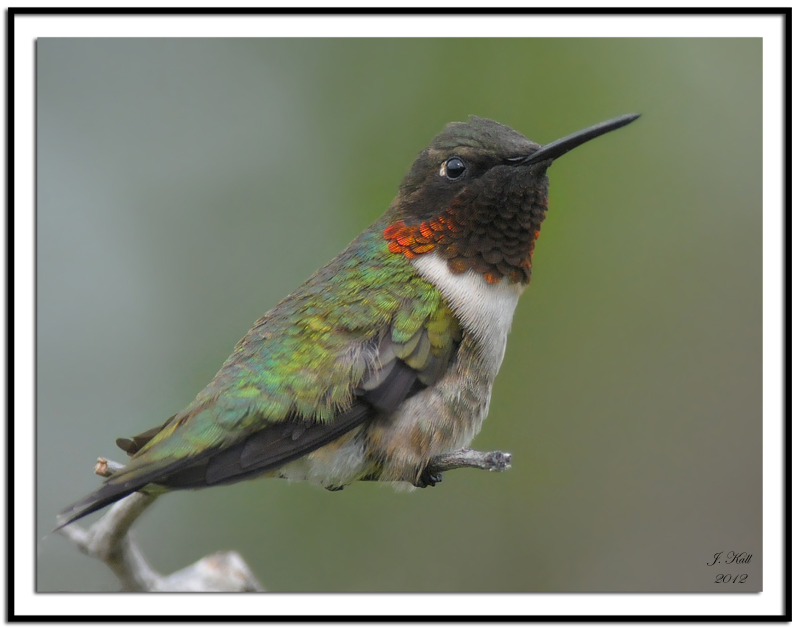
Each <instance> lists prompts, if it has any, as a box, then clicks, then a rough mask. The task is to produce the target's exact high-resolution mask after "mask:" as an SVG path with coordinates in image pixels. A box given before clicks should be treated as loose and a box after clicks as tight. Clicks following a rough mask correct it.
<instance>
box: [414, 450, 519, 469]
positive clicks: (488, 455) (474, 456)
mask: <svg viewBox="0 0 800 629" xmlns="http://www.w3.org/2000/svg"><path fill="white" fill-rule="evenodd" d="M461 467H474V468H477V469H479V470H486V471H487V472H505V471H506V470H507V469H509V468H510V467H511V454H510V453H508V452H500V451H499V450H495V451H494V452H478V451H477V450H470V449H469V448H464V449H463V450H456V451H455V452H448V453H447V454H440V455H439V456H435V457H433V458H432V459H431V460H430V463H428V467H427V468H425V471H426V472H427V473H429V474H439V473H441V472H447V471H448V470H456V469H458V468H461Z"/></svg>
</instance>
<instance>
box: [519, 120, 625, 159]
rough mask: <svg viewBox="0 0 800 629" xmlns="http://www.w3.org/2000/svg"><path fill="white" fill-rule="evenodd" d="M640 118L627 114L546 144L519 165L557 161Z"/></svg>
mask: <svg viewBox="0 0 800 629" xmlns="http://www.w3.org/2000/svg"><path fill="white" fill-rule="evenodd" d="M639 116H640V114H625V115H624V116H619V117H618V118H612V119H611V120H606V121H605V122H601V123H599V124H596V125H593V126H591V127H589V128H587V129H584V130H583V131H576V132H575V133H571V134H570V135H568V136H566V137H564V138H561V139H560V140H556V141H555V142H550V144H545V145H544V146H543V147H542V148H540V149H539V150H538V151H536V152H535V153H531V154H530V155H528V157H526V158H525V159H522V160H520V161H519V162H517V163H518V164H526V165H531V164H536V163H538V162H543V161H545V160H550V159H556V158H557V157H561V156H562V155H563V154H564V153H566V152H567V151H571V150H572V149H574V148H575V147H576V146H580V145H581V144H583V143H584V142H588V141H589V140H594V139H595V138H596V137H599V136H601V135H603V134H604V133H608V132H609V131H614V130H615V129H619V128H620V127H624V126H625V125H628V124H630V123H632V122H633V121H634V120H636V119H637V118H638V117H639Z"/></svg>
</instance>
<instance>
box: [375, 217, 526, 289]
mask: <svg viewBox="0 0 800 629" xmlns="http://www.w3.org/2000/svg"><path fill="white" fill-rule="evenodd" d="M470 231H471V230H470V229H469V227H467V226H466V225H462V224H461V223H459V222H458V221H457V220H456V219H455V217H454V216H453V215H452V213H451V212H450V211H446V212H445V213H444V214H443V215H441V216H437V217H435V218H433V219H431V220H429V221H423V222H422V223H420V224H419V225H413V226H408V225H406V224H405V222H403V221H402V220H398V221H395V222H394V223H392V224H391V225H389V226H388V227H387V228H386V229H385V230H384V231H383V237H384V238H385V239H386V240H387V241H388V246H389V251H391V252H392V253H402V254H403V255H404V256H405V257H406V258H408V259H409V260H412V259H414V258H417V257H419V256H421V255H424V254H426V253H430V252H431V251H434V250H436V251H438V252H440V253H441V254H442V255H443V256H444V257H445V258H446V259H447V265H448V268H449V269H450V271H451V272H453V273H456V274H461V273H464V272H466V271H468V270H470V269H471V270H473V271H475V272H477V273H480V274H481V275H483V279H484V280H485V281H486V282H488V283H489V284H496V283H497V282H500V281H501V280H502V279H503V278H504V277H508V278H509V280H510V281H511V282H512V283H519V282H524V283H526V284H527V283H528V282H529V281H530V271H531V256H532V255H533V248H534V244H535V243H534V241H535V240H536V239H537V238H538V237H539V230H538V229H537V230H535V231H533V233H532V234H530V232H529V234H530V235H529V236H528V239H526V240H527V241H526V242H523V241H521V240H519V239H515V240H514V242H513V243H510V242H498V241H497V240H494V241H492V239H489V240H488V242H487V240H486V239H485V238H482V237H481V234H477V233H473V234H470V233H469V232H470ZM480 243H483V245H481V244H480Z"/></svg>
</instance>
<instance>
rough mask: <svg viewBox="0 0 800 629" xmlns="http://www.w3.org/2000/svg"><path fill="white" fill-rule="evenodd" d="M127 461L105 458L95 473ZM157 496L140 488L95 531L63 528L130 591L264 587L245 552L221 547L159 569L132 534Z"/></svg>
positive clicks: (114, 507) (116, 506) (251, 589)
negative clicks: (170, 569) (175, 567)
mask: <svg viewBox="0 0 800 629" xmlns="http://www.w3.org/2000/svg"><path fill="white" fill-rule="evenodd" d="M122 467H123V466H122V465H121V464H119V463H115V462H114V461H108V460H106V459H103V458H100V459H98V460H97V466H96V467H95V473H97V474H99V475H100V476H110V475H111V474H112V473H113V472H115V471H117V470H119V469H121V468H122ZM156 498H157V496H155V495H150V494H143V493H140V492H134V493H132V494H131V495H129V496H126V497H125V498H123V499H122V500H119V501H118V502H116V503H115V504H114V505H112V507H111V508H110V509H109V511H108V513H106V514H105V515H104V516H103V517H102V518H100V519H99V520H98V521H97V522H96V523H95V524H93V525H92V527H91V528H89V530H86V529H83V528H81V527H80V526H78V525H76V524H70V525H68V526H65V527H64V528H62V529H59V532H60V533H61V534H62V535H64V536H65V537H67V538H68V539H69V540H70V541H72V543H74V544H75V545H76V546H77V547H78V549H79V550H81V551H82V552H84V553H86V554H87V555H89V556H90V557H94V558H96V559H99V560H100V561H102V562H104V563H105V564H106V565H107V566H108V567H109V568H111V570H112V572H113V573H114V574H115V575H116V576H117V578H118V579H119V580H120V582H121V584H122V589H123V591H126V592H263V591H264V588H263V587H262V586H261V584H260V583H259V582H258V580H257V579H256V578H255V576H254V575H253V573H252V572H251V570H250V568H248V566H247V564H246V563H245V561H244V559H242V557H241V555H239V553H237V552H234V551H229V552H227V553H225V552H220V553H215V554H213V555H209V556H208V557H204V558H203V559H201V560H200V561H198V562H196V563H194V564H192V565H191V566H188V567H187V568H184V569H183V570H179V571H178V572H175V573H173V574H170V575H166V576H164V575H161V574H159V573H158V572H156V571H155V570H153V569H152V568H151V567H150V566H149V564H148V563H147V561H146V560H145V558H144V555H143V554H142V552H141V550H139V547H138V546H137V545H136V542H135V541H134V540H133V538H132V536H131V534H130V532H129V531H130V528H131V525H132V524H133V523H134V521H135V520H136V518H138V517H139V516H140V515H142V513H144V511H145V509H147V507H149V506H150V505H151V504H153V502H155V499H156Z"/></svg>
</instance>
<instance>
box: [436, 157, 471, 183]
mask: <svg viewBox="0 0 800 629" xmlns="http://www.w3.org/2000/svg"><path fill="white" fill-rule="evenodd" d="M466 170H467V165H466V164H465V163H464V161H463V160H462V159H461V158H460V157H451V158H450V159H447V160H445V161H443V162H442V166H441V168H439V174H440V175H441V176H442V177H447V178H448V179H450V180H451V181H453V180H455V179H458V178H459V177H461V176H462V175H463V174H464V173H465V172H466Z"/></svg>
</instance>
